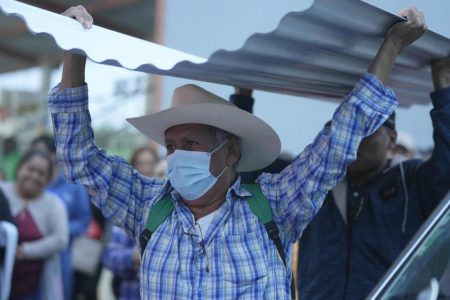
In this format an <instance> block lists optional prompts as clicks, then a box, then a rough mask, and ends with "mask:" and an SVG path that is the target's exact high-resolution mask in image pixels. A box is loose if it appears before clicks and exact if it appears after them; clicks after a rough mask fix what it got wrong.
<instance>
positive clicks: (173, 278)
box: [49, 6, 425, 299]
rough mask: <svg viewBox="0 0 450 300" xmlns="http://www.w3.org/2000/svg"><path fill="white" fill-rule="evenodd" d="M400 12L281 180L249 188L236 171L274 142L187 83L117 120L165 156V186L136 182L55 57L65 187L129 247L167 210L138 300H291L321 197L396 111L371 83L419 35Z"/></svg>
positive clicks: (383, 78) (81, 17) (71, 60)
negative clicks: (295, 251)
mask: <svg viewBox="0 0 450 300" xmlns="http://www.w3.org/2000/svg"><path fill="white" fill-rule="evenodd" d="M404 14H405V16H407V17H408V20H407V21H404V22H400V23H397V24H395V25H393V27H391V29H390V30H389V31H388V33H387V34H386V38H385V42H384V43H383V45H382V46H381V47H380V50H379V52H378V54H377V56H376V57H375V59H374V61H373V63H372V65H371V66H370V68H369V72H368V73H366V74H364V75H363V77H362V79H361V80H360V81H359V82H358V84H357V85H356V86H355V88H354V89H353V91H352V92H351V93H350V94H349V95H348V97H346V99H344V101H343V103H342V104H341V105H340V106H339V107H338V109H337V110H336V113H335V114H334V117H333V120H332V126H331V127H329V128H326V129H324V130H322V131H321V132H319V134H318V135H317V137H316V139H315V140H314V142H313V143H312V144H311V145H309V146H308V147H307V148H306V149H305V150H304V151H303V152H302V153H300V154H299V155H298V156H297V157H296V158H295V159H294V160H293V161H292V163H291V164H290V165H289V166H287V167H286V168H285V169H284V170H283V171H282V172H281V173H279V174H262V175H261V176H260V177H259V178H258V184H257V185H256V187H255V186H252V188H254V189H250V188H246V187H243V186H241V184H240V178H239V176H238V174H237V172H243V171H251V170H257V169H261V168H263V167H265V166H267V165H269V164H270V163H271V162H272V161H274V160H275V159H276V157H277V156H278V155H279V152H280V140H279V138H278V136H277V134H276V133H275V132H274V130H273V129H272V128H271V127H270V126H269V125H267V124H266V123H265V122H264V121H262V120H261V119H259V118H258V117H256V116H254V115H252V114H250V113H248V112H245V111H243V110H241V109H239V108H237V107H236V106H234V105H233V104H232V103H230V102H229V101H226V100H224V99H222V98H220V97H218V96H216V95H214V94H212V93H210V92H208V91H206V90H204V89H202V88H200V87H198V86H196V85H184V86H181V87H179V88H177V89H175V91H174V93H173V96H172V102H171V105H170V108H169V109H166V110H163V111H161V112H159V113H155V114H153V115H149V116H143V117H140V118H133V119H129V122H130V123H131V124H133V125H134V126H135V127H136V128H137V129H138V130H140V131H141V132H142V133H144V134H145V135H147V136H148V137H149V138H151V139H153V140H154V141H156V142H158V143H159V144H161V145H164V146H165V147H166V149H167V164H168V180H164V179H158V178H151V177H150V178H149V177H145V176H142V175H140V174H139V173H138V172H136V171H135V170H134V169H133V168H132V167H131V166H130V165H129V164H128V163H127V162H126V161H125V160H124V159H122V158H120V157H117V156H111V155H107V154H106V153H105V152H104V151H103V150H101V149H99V148H97V146H96V145H95V143H94V139H93V131H92V128H91V125H90V116H89V112H88V96H87V87H86V85H85V80H84V71H85V57H83V56H78V55H74V54H70V53H65V54H64V68H63V75H62V80H61V83H60V84H59V85H58V86H57V87H55V88H54V89H53V90H52V91H51V92H50V94H49V108H50V110H51V113H52V121H53V125H54V132H55V138H56V145H57V149H58V151H57V153H58V155H59V157H58V160H59V162H60V166H61V168H62V169H63V170H64V172H65V175H66V176H67V178H68V179H69V180H71V181H74V182H76V183H80V184H83V185H85V186H86V188H87V190H88V192H89V193H90V195H91V201H93V202H94V203H95V205H97V206H98V207H99V208H100V209H101V210H102V212H103V214H104V215H105V217H106V218H108V219H110V220H111V221H112V222H114V223H115V224H116V225H118V226H121V227H123V228H125V230H126V231H127V232H128V233H129V234H130V236H133V237H134V239H135V241H136V242H139V239H140V237H141V233H142V232H143V231H145V230H144V229H145V228H146V227H147V226H146V225H147V224H146V223H147V221H148V222H149V223H152V222H153V221H154V219H152V216H151V215H150V216H149V213H150V212H152V211H154V210H153V209H154V208H155V207H157V206H158V207H159V205H160V203H164V204H167V203H169V205H170V206H171V207H173V210H171V211H169V214H168V215H167V218H165V219H164V221H163V222H162V223H161V224H160V225H159V226H158V227H157V229H156V230H155V231H154V232H153V234H152V236H151V238H150V240H149V241H148V242H147V243H141V245H140V246H141V247H142V248H143V256H142V263H141V268H140V276H141V298H142V299H224V298H225V299H236V298H246V299H289V298H290V297H291V291H290V286H291V273H292V271H291V257H292V248H293V243H294V242H296V240H297V239H298V238H299V237H300V235H301V233H302V231H303V230H304V229H305V227H306V226H307V224H308V223H309V222H310V221H311V219H312V218H313V217H314V215H315V214H316V213H317V212H318V210H319V208H320V206H321V205H322V201H323V199H324V197H325V196H326V193H327V191H328V190H329V189H331V188H332V187H333V186H334V185H335V184H336V183H337V182H338V181H340V180H341V179H342V178H343V176H344V174H345V170H346V167H347V165H348V164H349V163H350V162H351V161H352V160H354V158H355V156H356V150H357V146H358V144H359V142H360V141H361V139H362V138H363V137H365V136H367V135H370V134H372V133H373V132H374V131H375V130H376V129H377V128H378V127H379V126H381V125H382V124H383V122H384V121H385V120H386V119H387V118H388V116H389V115H390V114H391V113H392V112H393V110H394V108H395V106H396V104H397V101H396V98H395V95H394V94H393V92H392V90H390V89H389V88H387V87H385V86H384V84H383V83H386V82H387V80H388V76H389V73H390V70H391V68H392V66H393V63H394V61H395V58H396V56H397V55H398V54H399V53H400V52H401V50H402V49H403V48H404V47H406V46H407V45H409V44H410V43H411V42H413V41H414V40H416V39H417V38H419V37H420V36H421V35H422V34H423V32H424V31H425V23H424V19H423V15H422V14H421V13H420V12H419V11H417V10H416V9H408V10H406V11H405V12H404ZM64 15H66V16H69V17H73V18H75V19H77V20H78V21H80V22H81V23H83V25H84V26H85V27H86V28H89V27H90V26H91V25H92V21H93V20H92V17H91V16H90V15H89V14H88V13H87V11H86V10H85V9H84V8H83V7H82V6H77V7H73V8H70V9H69V10H67V11H66V12H65V13H64ZM258 189H259V190H258ZM258 193H261V194H263V196H264V198H265V199H266V200H267V202H268V203H269V204H270V209H271V214H272V215H273V222H272V223H274V224H275V225H276V227H277V230H276V231H272V232H270V234H271V236H272V234H274V235H277V236H278V239H279V240H280V243H278V244H276V243H275V241H274V240H272V239H271V238H270V237H269V235H268V231H266V228H265V226H264V225H263V223H262V222H260V221H259V219H258V217H257V216H256V215H255V214H254V213H253V212H252V209H251V207H250V204H249V202H250V201H251V200H252V199H255V198H254V196H255V195H257V194H258ZM164 199H168V202H167V201H166V202H162V200H164ZM252 203H253V202H252ZM155 219H156V218H155ZM279 247H281V248H282V251H283V252H284V254H285V259H286V261H283V257H281V255H280V254H279V253H280V251H279V250H278V249H279Z"/></svg>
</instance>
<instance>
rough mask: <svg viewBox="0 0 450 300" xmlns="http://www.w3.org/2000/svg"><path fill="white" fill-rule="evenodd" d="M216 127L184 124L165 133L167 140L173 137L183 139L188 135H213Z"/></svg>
mask: <svg viewBox="0 0 450 300" xmlns="http://www.w3.org/2000/svg"><path fill="white" fill-rule="evenodd" d="M214 128H215V127H212V126H209V125H205V124H182V125H177V126H173V127H170V128H168V129H167V130H166V132H165V133H164V135H165V137H166V139H167V138H171V137H178V136H179V137H182V136H186V135H196V136H198V135H201V136H203V135H211V133H212V129H214Z"/></svg>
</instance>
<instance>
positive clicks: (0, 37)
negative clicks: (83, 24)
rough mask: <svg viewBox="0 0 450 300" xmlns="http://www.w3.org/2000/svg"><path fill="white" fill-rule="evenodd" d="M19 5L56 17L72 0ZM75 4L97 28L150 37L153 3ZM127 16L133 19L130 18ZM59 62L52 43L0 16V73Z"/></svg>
mask: <svg viewBox="0 0 450 300" xmlns="http://www.w3.org/2000/svg"><path fill="white" fill-rule="evenodd" d="M21 2H27V3H28V4H31V5H35V6H37V7H40V8H44V9H47V10H50V11H53V12H57V13H58V12H63V11H65V10H66V9H67V8H69V7H70V6H72V5H74V1H72V0H21ZM76 2H77V4H78V3H80V4H83V5H85V6H86V7H87V8H88V9H89V10H90V12H91V13H92V14H93V15H94V18H95V20H96V22H97V24H99V25H100V26H103V27H105V28H109V29H113V30H116V31H119V32H122V33H125V34H128V35H132V36H135V37H139V38H149V37H151V36H152V35H153V30H154V22H155V20H154V14H155V11H154V10H155V9H154V8H155V1H154V0H121V1H116V0H78V1H76ZM18 4H20V3H18ZM6 5H7V4H6ZM130 15H131V16H133V18H130V17H129V16H130ZM61 59H62V53H61V49H59V48H58V47H57V45H56V44H55V43H54V42H53V41H52V40H50V39H49V38H48V37H45V36H35V35H32V34H31V33H30V32H29V31H28V30H27V28H26V27H25V25H24V23H23V22H22V21H21V20H20V19H18V18H11V17H7V16H5V15H3V14H1V13H0V73H2V72H8V71H15V70H20V69H25V68H30V67H34V66H37V65H40V64H42V63H46V64H48V65H53V64H55V65H57V64H59V62H60V61H61Z"/></svg>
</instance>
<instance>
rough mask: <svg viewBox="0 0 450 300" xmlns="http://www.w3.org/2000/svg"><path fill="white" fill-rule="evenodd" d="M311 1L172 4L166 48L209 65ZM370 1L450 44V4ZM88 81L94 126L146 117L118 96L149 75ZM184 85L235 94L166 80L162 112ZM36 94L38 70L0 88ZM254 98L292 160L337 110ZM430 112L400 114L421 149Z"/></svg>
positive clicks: (93, 76) (441, 0) (416, 109)
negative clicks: (409, 16)
mask: <svg viewBox="0 0 450 300" xmlns="http://www.w3.org/2000/svg"><path fill="white" fill-rule="evenodd" d="M312 2H313V1H312V0H307V1H305V0H297V1H293V0H284V1H275V0H266V1H260V0H245V1H242V0H227V1H220V2H219V1H210V0H191V1H176V0H167V10H166V22H165V41H164V45H165V46H168V47H171V48H174V49H178V50H181V51H184V52H187V53H191V54H195V55H198V56H201V57H205V58H207V57H209V56H210V55H211V54H212V53H214V52H215V51H217V50H219V49H227V50H233V49H238V48H240V47H241V46H242V45H243V44H244V42H245V40H246V38H247V37H249V36H250V35H251V34H253V33H255V32H262V33H264V32H269V31H272V30H274V29H275V28H276V27H277V24H278V22H279V21H280V20H281V18H282V17H283V16H284V15H285V14H286V13H288V12H290V11H301V10H304V9H307V8H308V7H309V6H310V5H311V4H312ZM366 2H369V3H370V4H372V5H374V6H377V7H380V8H382V9H384V10H386V11H389V12H392V13H397V12H398V11H400V9H402V8H404V7H408V6H417V7H418V8H419V9H421V10H422V11H423V12H424V14H425V18H426V19H427V23H428V27H429V28H430V29H431V30H433V31H436V32H438V33H440V34H441V35H444V36H446V37H450V26H448V20H447V18H448V17H447V15H446V14H447V12H448V11H450V1H448V0H433V1H425V0H421V1H420V0H416V1H404V0H396V1H388V0H370V1H366ZM369 21H370V20H369ZM60 76H61V70H60V69H59V70H57V71H55V72H53V74H52V83H51V84H52V85H55V84H56V83H57V82H58V81H59V78H60ZM86 78H87V82H88V83H89V84H90V93H91V98H92V100H93V101H90V103H91V104H90V105H91V114H92V117H93V120H94V126H102V125H103V126H105V125H108V124H110V123H111V119H113V120H114V123H116V124H117V126H119V127H122V126H125V124H126V122H125V121H124V120H125V118H127V117H134V116H139V115H141V114H142V111H143V107H144V97H143V96H139V95H138V96H137V97H130V98H124V97H122V96H120V95H117V93H115V91H116V87H117V82H121V84H122V86H125V87H126V90H130V91H131V90H133V89H135V88H136V87H137V86H139V85H141V84H142V80H144V81H145V75H143V74H142V73H138V72H133V71H128V70H125V69H121V68H116V67H109V66H103V65H98V64H94V63H89V64H88V67H87V77H86ZM186 83H196V84H199V85H200V86H202V87H204V88H206V89H208V90H210V91H212V92H214V93H216V94H218V95H219V96H222V97H224V98H228V96H229V94H230V93H232V92H233V88H232V87H230V86H223V85H218V84H210V83H203V82H194V81H192V80H186V79H179V78H171V77H164V78H163V99H164V102H163V108H167V107H168V105H169V102H170V97H171V93H172V91H173V89H174V88H176V87H177V86H180V85H183V84H186ZM39 88H40V70H38V69H32V70H28V71H20V72H14V73H8V74H3V75H0V89H20V90H31V91H33V90H34V91H37V90H39ZM254 97H255V99H256V102H255V107H254V113H255V115H257V116H259V117H260V118H262V119H263V120H265V121H266V122H268V123H269V124H270V125H271V126H272V127H273V128H274V129H275V131H277V133H278V134H279V135H280V138H281V142H282V149H283V151H284V152H287V153H290V154H292V155H295V154H297V153H299V152H300V151H301V150H302V149H303V148H305V147H306V146H307V145H308V144H309V143H310V142H311V141H312V140H313V139H314V136H315V135H316V134H317V132H318V131H319V130H320V129H321V128H322V126H323V124H324V123H325V122H326V121H327V120H329V119H330V117H331V116H332V114H333V111H334V110H335V109H336V107H337V105H336V104H334V103H330V102H325V101H319V100H311V99H306V98H300V97H295V96H286V95H280V94H274V93H267V92H259V91H255V93H254ZM117 103H120V105H118V104H117ZM430 109H431V106H425V107H423V106H413V107H411V108H408V109H398V111H397V113H398V114H397V128H398V130H399V131H404V132H409V133H411V134H412V135H413V137H414V139H415V140H416V144H417V146H418V147H420V148H427V147H430V146H431V145H432V127H431V122H430V118H429V111H430ZM105 112H107V113H105Z"/></svg>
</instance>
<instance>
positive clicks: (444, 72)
mask: <svg viewBox="0 0 450 300" xmlns="http://www.w3.org/2000/svg"><path fill="white" fill-rule="evenodd" d="M431 73H432V75H433V84H434V89H435V90H436V91H438V90H442V89H445V88H447V87H450V56H449V57H446V58H444V59H440V60H436V61H434V62H433V63H432V64H431Z"/></svg>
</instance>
